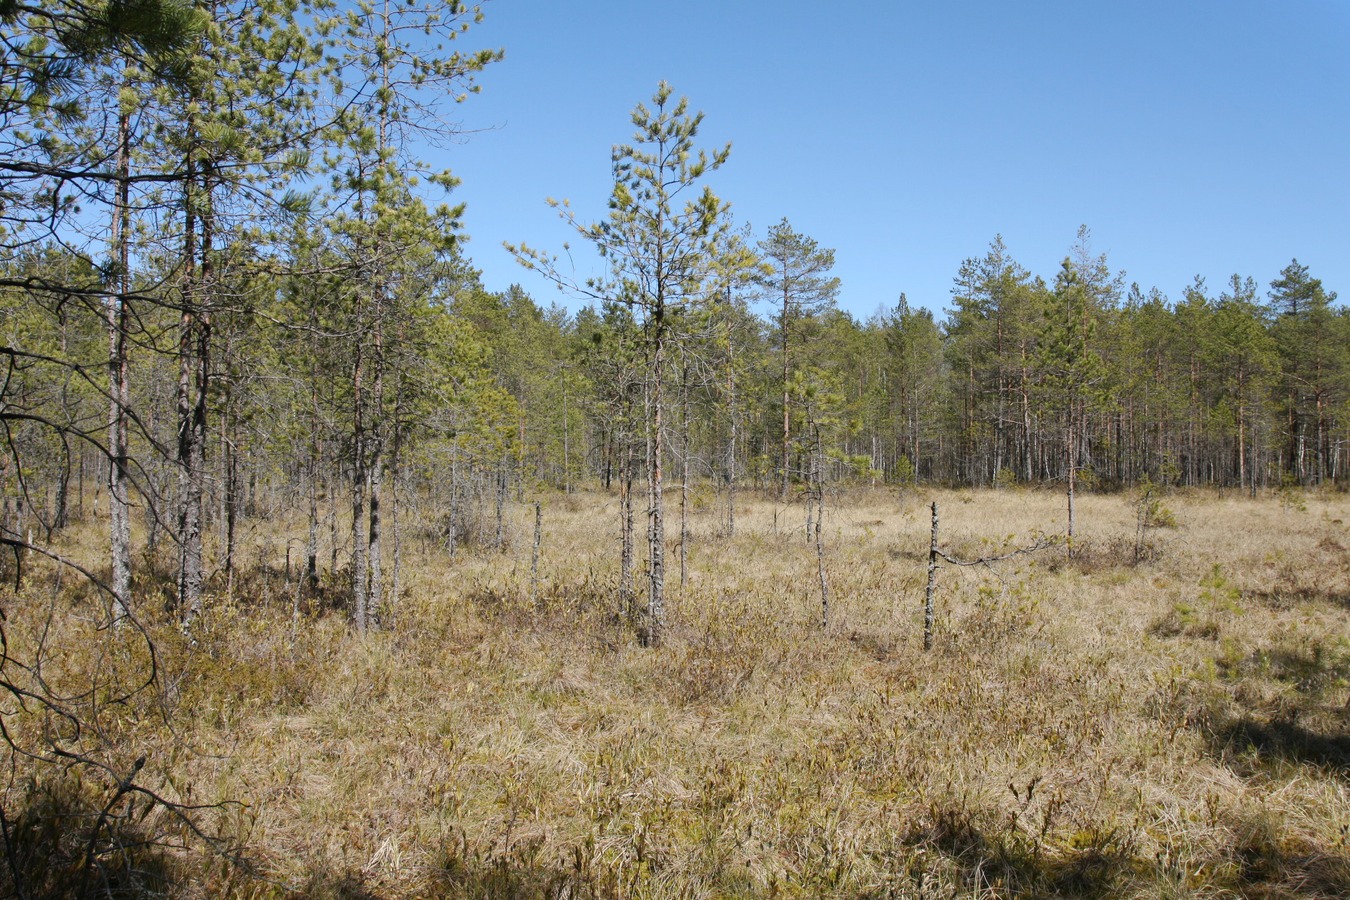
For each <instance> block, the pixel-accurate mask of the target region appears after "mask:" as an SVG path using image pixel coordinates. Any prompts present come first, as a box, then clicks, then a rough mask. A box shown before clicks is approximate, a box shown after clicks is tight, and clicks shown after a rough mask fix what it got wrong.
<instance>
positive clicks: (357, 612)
mask: <svg viewBox="0 0 1350 900" xmlns="http://www.w3.org/2000/svg"><path fill="white" fill-rule="evenodd" d="M364 363H365V360H364V359H363V358H362V356H361V348H360V345H359V343H358V346H357V348H356V365H355V367H354V368H353V370H352V404H353V427H352V436H353V440H352V612H353V618H354V619H355V623H356V630H357V631H358V632H360V633H361V634H365V632H366V628H367V627H368V626H369V624H370V619H369V613H370V610H369V607H368V605H367V600H368V595H367V593H366V589H367V586H368V579H369V577H370V573H369V571H368V569H367V561H366V541H365V535H364V534H363V533H362V532H363V529H362V525H363V524H364V519H365V516H366V478H367V474H366V436H365V429H364V422H363V409H362V406H363V400H364V397H363V396H362V388H363V384H362V376H363V375H364V371H363V368H364Z"/></svg>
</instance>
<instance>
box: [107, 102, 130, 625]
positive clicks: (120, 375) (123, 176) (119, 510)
mask: <svg viewBox="0 0 1350 900" xmlns="http://www.w3.org/2000/svg"><path fill="white" fill-rule="evenodd" d="M117 179H118V180H117V203H116V205H114V207H113V219H112V246H113V257H114V262H113V265H114V268H115V270H116V273H117V277H116V285H117V291H116V294H115V295H114V296H113V297H112V298H110V300H109V304H108V396H109V398H110V404H111V407H112V408H111V412H110V414H109V424H108V457H109V458H108V511H109V528H108V531H109V545H110V552H111V556H112V578H111V582H110V587H111V588H112V593H113V600H114V604H115V606H116V609H115V610H114V614H115V617H116V618H117V619H121V618H123V617H125V616H127V615H129V614H130V607H129V604H130V602H131V504H130V499H129V497H128V490H129V487H130V478H129V477H128V473H127V463H128V460H127V445H128V440H127V419H128V410H129V409H130V408H131V384H130V380H129V378H128V375H129V373H128V365H127V357H128V351H127V328H128V325H129V319H130V310H129V309H128V307H129V305H130V303H131V297H130V288H131V276H130V271H131V269H130V266H131V250H130V239H129V237H128V234H129V233H130V230H131V223H130V221H129V219H130V216H131V201H130V180H131V117H130V114H129V113H128V112H127V111H125V110H123V111H122V112H121V113H120V114H119V115H118V118H117Z"/></svg>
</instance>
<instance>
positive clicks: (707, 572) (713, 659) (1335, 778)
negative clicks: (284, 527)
mask: <svg viewBox="0 0 1350 900" xmlns="http://www.w3.org/2000/svg"><path fill="white" fill-rule="evenodd" d="M540 499H541V500H542V503H543V511H544V519H543V521H544V529H543V543H542V548H541V557H540V564H539V584H538V589H537V592H535V593H536V597H535V599H534V600H533V602H532V600H531V593H532V587H531V578H530V558H531V536H532V528H533V507H532V506H530V505H520V506H516V507H514V508H513V509H512V510H511V515H512V521H511V530H510V538H511V539H510V541H509V542H508V545H507V547H506V549H505V552H503V553H494V552H491V551H487V550H479V551H461V552H460V553H458V554H457V555H456V556H455V558H454V559H453V560H451V559H450V558H449V557H448V556H446V555H445V553H444V552H443V551H442V550H441V549H439V548H436V547H433V546H431V545H430V544H429V543H428V544H425V545H424V544H423V543H421V542H419V541H418V540H417V539H416V535H413V534H411V529H409V532H410V534H409V536H408V537H406V538H405V544H406V546H405V548H404V563H403V566H404V572H403V576H402V578H403V596H402V597H401V598H399V599H398V600H397V602H396V603H394V604H392V605H391V607H390V608H387V609H386V610H385V618H386V623H387V626H388V627H387V628H386V629H385V630H384V631H382V632H380V633H377V634H373V635H370V636H368V637H365V638H361V637H359V636H357V635H355V634H354V633H352V632H351V631H350V630H349V628H348V626H347V624H346V620H345V618H344V616H343V614H342V612H341V611H340V610H335V609H325V608H324V607H323V604H321V603H318V602H316V601H315V600H313V599H312V598H306V599H305V601H304V602H303V603H302V604H301V608H300V610H299V615H298V616H297V615H296V610H295V609H294V608H293V599H292V591H291V588H290V587H289V586H288V585H287V584H286V583H285V581H284V578H285V576H284V573H283V572H282V566H283V564H282V562H281V554H282V553H284V550H280V549H278V548H280V547H284V536H282V534H281V532H280V531H278V532H276V533H268V532H267V531H266V528H265V527H262V526H260V527H259V528H258V529H255V536H256V535H264V536H265V537H266V542H263V538H261V537H259V538H257V541H258V543H257V546H256V547H255V549H254V550H252V551H250V554H249V558H250V559H253V560H255V561H261V562H262V563H264V564H265V566H266V567H267V568H266V569H265V570H259V571H256V572H252V573H249V574H248V575H247V576H246V577H241V579H240V581H239V583H238V584H237V585H236V587H235V590H234V599H233V600H232V601H229V602H227V601H225V600H223V599H220V598H217V599H216V600H215V601H214V602H213V604H212V605H211V607H210V608H209V610H208V612H207V613H206V614H205V616H204V618H203V620H202V621H200V622H199V623H198V626H197V628H196V631H195V639H196V643H195V644H189V643H188V642H187V641H185V640H184V639H183V638H182V636H181V635H180V634H179V633H178V631H177V630H176V628H175V627H174V626H173V624H172V623H171V622H170V621H169V620H168V619H167V617H164V616H163V615H162V613H157V612H156V609H155V608H156V607H157V606H158V605H159V601H158V600H153V599H150V598H151V597H153V596H154V591H153V590H152V587H151V586H149V585H147V586H146V589H145V597H146V599H145V601H144V602H145V606H146V607H147V609H146V611H145V612H144V618H145V619H146V620H147V621H148V622H150V625H149V629H150V631H151V633H152V635H153V637H154V639H155V642H156V644H157V646H158V663H159V667H160V668H159V674H158V680H157V681H156V683H155V686H154V688H153V689H152V690H149V691H146V692H143V693H141V694H138V695H137V696H136V697H135V698H133V699H132V700H131V701H130V702H128V703H126V704H120V705H119V704H114V703H109V702H108V697H107V696H106V695H107V694H108V692H110V691H111V687H109V686H110V685H112V684H115V683H116V682H117V680H118V678H121V679H122V680H123V681H126V680H130V679H132V678H133V677H134V675H135V674H137V673H138V672H140V671H142V670H143V667H144V663H145V654H144V650H143V649H138V648H141V647H142V645H141V644H140V643H138V642H137V641H136V640H134V639H133V638H132V637H131V636H129V634H128V629H121V630H107V629H104V630H98V629H97V627H96V626H97V625H98V624H99V619H100V617H99V616H97V615H95V611H96V609H97V608H98V602H97V601H95V600H91V599H90V593H89V591H88V590H87V588H85V587H83V586H82V583H81V582H80V581H79V580H78V579H76V578H74V577H73V576H72V575H70V574H69V573H67V574H65V575H64V576H62V580H61V583H60V584H57V583H55V582H54V580H53V578H54V576H53V575H52V574H51V573H49V572H46V571H45V570H43V569H42V568H41V567H40V566H38V565H37V564H36V563H34V564H33V565H32V566H30V576H29V580H28V581H27V582H25V583H24V585H23V587H22V588H21V589H20V590H19V591H18V592H17V593H15V592H13V591H12V589H11V593H10V594H9V595H8V596H6V597H5V599H4V607H5V614H6V616H7V622H6V629H7V637H8V640H9V646H10V653H11V656H12V657H13V658H14V659H17V660H32V659H34V658H36V656H37V655H38V654H39V649H38V648H39V646H40V647H41V648H42V650H41V654H42V658H43V659H44V660H46V662H45V668H44V670H43V672H44V677H45V678H46V679H47V680H48V682H49V684H51V685H56V686H58V687H59V686H61V685H67V686H69V690H72V691H73V690H74V689H75V688H76V687H77V686H79V685H82V684H86V683H88V682H89V681H90V680H91V679H95V678H97V679H101V680H100V681H99V684H100V685H103V687H102V688H101V689H102V690H103V691H104V694H103V695H100V696H102V697H103V699H102V700H100V701H98V702H97V703H91V704H90V705H89V706H87V707H81V708H87V709H88V710H89V712H88V715H89V716H90V717H91V718H93V719H95V720H96V721H97V726H98V727H97V728H96V729H95V728H91V729H87V731H86V733H84V734H83V735H82V736H81V737H80V738H79V739H78V740H76V738H75V737H74V736H72V735H66V736H65V737H64V739H65V740H67V741H68V742H70V743H68V744H67V746H71V747H75V746H78V747H79V748H81V749H84V750H86V751H88V752H91V753H96V754H99V755H100V756H101V758H107V759H109V760H112V761H113V770H114V772H115V773H125V772H129V771H130V770H131V766H132V760H134V759H135V758H137V757H138V756H141V755H145V757H146V763H145V766H144V768H143V769H142V770H141V771H140V772H139V773H138V774H137V776H136V783H137V784H141V785H145V786H148V787H150V788H152V789H154V790H155V791H156V792H157V793H159V794H160V795H162V796H164V797H166V798H169V799H177V800H184V801H190V802H193V803H203V804H207V803H215V802H216V801H220V800H228V801H233V802H232V803H231V804H229V805H227V806H225V807H223V808H221V809H219V810H203V811H201V812H200V813H197V814H196V818H195V819H194V821H197V822H198V823H199V824H200V825H201V826H202V827H203V829H204V830H206V831H208V832H210V833H212V834H216V835H218V836H220V837H222V838H223V839H224V843H222V844H221V845H220V846H221V847H222V848H224V847H226V846H229V847H234V848H237V849H239V850H241V851H242V858H243V859H244V861H245V864H244V865H239V866H236V865H227V864H226V863H225V862H224V861H223V860H222V859H220V858H218V857H217V856H216V855H215V854H214V853H213V852H211V850H210V849H209V848H208V846H207V845H206V844H205V843H204V842H203V841H202V840H200V839H199V838H195V837H193V836H192V835H190V834H189V833H188V831H187V829H186V828H185V827H184V826H183V825H182V824H181V823H179V822H178V821H177V820H175V819H174V818H173V817H172V816H170V815H168V814H166V813H165V812H164V811H163V810H156V809H152V808H151V807H150V806H149V805H148V804H146V803H145V801H144V799H143V798H134V797H133V795H132V794H127V795H126V797H125V798H122V799H121V800H119V801H118V803H116V804H114V805H113V806H112V807H111V808H110V809H109V814H108V818H107V820H106V824H107V825H108V826H109V827H108V828H106V829H104V831H105V832H106V833H107V834H109V835H113V836H118V837H119V839H120V840H123V841H127V842H130V841H133V840H136V839H154V841H155V843H157V844H158V845H160V846H151V847H146V848H139V847H135V846H131V845H130V844H129V843H128V844H127V845H126V846H125V848H124V849H123V851H122V852H120V853H119V852H117V851H116V848H114V847H111V846H110V847H107V848H104V846H103V844H102V843H99V844H98V847H99V848H100V849H99V863H100V864H101V865H103V866H105V867H106V868H107V872H108V873H111V874H110V875H109V877H108V883H113V884H116V885H121V886H125V887H127V890H128V891H131V890H132V889H137V890H143V891H154V890H159V891H162V892H165V893H168V894H169V895H171V896H221V895H229V896H246V897H316V898H317V897H335V898H336V897H436V896H449V897H503V898H504V897H522V898H524V897H559V898H561V897H576V898H580V897H597V898H610V897H613V898H619V897H634V898H637V897H651V898H658V897H659V898H667V897H669V898H674V897H915V898H918V897H925V898H947V897H951V898H995V897H1178V898H1180V897H1271V898H1274V897H1291V898H1292V897H1299V898H1303V897H1343V896H1350V848H1348V847H1347V840H1348V839H1350V837H1348V834H1350V791H1348V790H1347V788H1348V786H1350V782H1348V781H1347V779H1348V778H1350V727H1348V726H1350V708H1348V705H1347V701H1348V700H1350V621H1348V619H1350V550H1348V549H1347V546H1350V533H1348V532H1347V528H1346V525H1345V522H1346V520H1347V519H1350V495H1347V494H1344V493H1331V492H1326V493H1316V494H1307V495H1297V496H1289V495H1284V496H1276V495H1268V496H1264V497H1262V498H1260V499H1257V500H1251V499H1247V498H1245V497H1239V496H1236V495H1228V496H1219V495H1216V494H1213V493H1197V494H1174V495H1170V496H1167V497H1165V498H1164V503H1165V504H1166V507H1167V508H1168V510H1170V512H1171V513H1172V514H1173V516H1174V518H1175V525H1174V527H1168V528H1161V529H1154V530H1152V531H1150V532H1149V533H1148V535H1147V538H1146V539H1147V542H1148V545H1149V546H1148V548H1147V549H1148V551H1149V552H1148V553H1147V554H1146V558H1145V559H1144V560H1143V561H1142V562H1140V563H1138V564H1136V563H1135V560H1134V549H1135V540H1136V508H1135V506H1134V505H1133V503H1132V502H1131V499H1130V498H1129V497H1127V496H1124V495H1089V496H1082V497H1080V499H1079V523H1080V524H1079V529H1080V535H1081V542H1080V544H1079V553H1078V556H1077V558H1075V559H1073V560H1066V558H1065V551H1064V548H1063V546H1062V545H1061V546H1058V547H1054V548H1051V549H1047V550H1043V551H1040V552H1038V553H1036V554H1034V555H1031V556H1024V557H1018V558H1016V559H1011V560H1007V561H1004V562H1000V563H996V564H994V565H993V566H991V567H989V568H984V567H973V568H964V569H956V568H951V567H946V568H943V569H942V570H941V571H940V573H939V580H938V604H937V605H938V615H937V635H936V642H935V646H934V648H933V650H932V651H931V652H928V653H924V652H923V650H922V649H921V640H922V606H923V596H924V582H925V578H926V565H927V547H928V540H929V537H928V535H929V509H928V503H929V502H931V501H934V500H936V501H937V502H938V504H939V507H940V512H941V522H942V534H941V542H942V544H943V547H944V548H945V549H946V550H947V551H948V552H950V553H952V554H954V555H957V556H961V557H975V556H981V555H997V554H998V553H1002V552H1005V551H1006V550H1008V549H1012V548H1015V547H1017V546H1020V545H1023V544H1027V543H1030V542H1031V541H1032V540H1033V538H1034V536H1035V535H1036V534H1037V533H1054V532H1057V531H1059V530H1060V529H1061V528H1062V527H1063V519H1064V498H1063V496H1062V495H1060V494H1056V493H1050V492H1040V491H1020V490H1006V491H1001V492H992V491H988V492H974V491H959V492H958V491H945V490H934V491H929V490H926V489H915V490H910V491H908V492H906V493H903V494H897V493H896V492H894V491H891V492H882V491H879V490H878V491H870V492H869V491H859V492H854V493H846V494H844V495H842V496H839V497H832V498H830V501H829V502H830V508H829V509H828V510H827V514H826V519H825V530H824V534H825V540H826V564H827V567H828V573H829V581H830V586H831V590H832V594H833V597H832V600H833V603H832V621H831V623H830V625H829V627H828V628H827V629H825V630H822V629H821V627H820V622H819V617H820V606H819V603H820V600H819V585H818V581H817V579H816V570H815V565H816V559H815V552H814V547H812V546H809V545H808V544H807V543H806V542H805V540H804V536H803V533H802V523H803V518H804V515H805V510H804V507H803V506H802V505H800V504H793V505H788V506H780V505H776V504H774V503H771V502H769V501H765V500H759V499H754V498H750V497H747V498H746V499H745V500H744V501H743V502H742V503H741V504H740V505H739V509H738V514H737V526H738V527H737V533H736V535H735V537H734V538H727V537H725V536H724V535H722V534H721V533H720V527H721V526H720V516H721V512H720V510H719V509H718V508H717V507H718V505H719V503H718V500H717V498H716V497H714V495H713V494H712V493H711V492H710V491H707V490H706V489H705V491H704V493H702V494H700V495H698V496H697V497H696V500H697V501H699V502H697V503H696V504H695V506H696V509H695V511H694V513H693V520H692V536H691V540H690V544H689V578H688V581H687V583H686V584H684V585H683V586H681V585H680V583H679V565H678V557H677V555H676V552H675V550H674V546H673V543H672V551H671V553H670V554H669V571H670V573H671V575H670V578H669V596H668V604H669V611H670V624H669V630H668V632H667V635H666V639H665V640H664V641H663V643H662V644H661V645H660V646H658V647H652V648H647V647H643V646H641V645H640V644H639V643H638V641H637V640H636V637H635V632H634V629H633V628H632V627H631V626H630V625H628V624H626V623H624V622H622V621H621V620H620V618H619V617H618V616H617V615H616V612H617V606H618V600H617V596H616V590H615V584H616V579H617V552H616V547H617V501H616V500H615V498H613V497H610V496H604V495H601V494H576V495H571V496H566V497H564V496H562V495H544V496H542V497H541V498H540ZM676 515H677V512H676V513H674V514H672V515H671V516H670V518H671V524H672V525H676V524H677V522H676ZM640 528H641V526H639V529H640ZM674 530H675V528H673V527H672V528H671V531H674ZM296 533H297V534H298V533H299V532H298V531H297V532H296ZM93 534H94V532H92V531H91V532H90V533H89V535H86V543H87V544H88V546H89V547H94V546H96V544H95V543H94V537H93ZM71 552H74V551H73V550H72V551H71ZM639 585H641V580H640V579H639ZM161 620H162V621H161ZM9 671H10V672H11V674H10V677H11V679H14V678H23V677H30V676H27V675H25V674H24V673H22V672H19V675H15V674H13V672H14V671H15V670H14V669H13V667H12V666H11V669H10V670H9ZM5 716H6V719H5V725H6V727H7V728H8V729H9V730H10V731H11V732H12V733H13V735H14V736H15V739H16V741H17V742H18V743H19V744H20V745H21V746H23V747H37V746H42V745H43V744H42V741H41V740H40V739H39V736H38V732H37V729H38V728H39V727H40V726H41V725H42V718H43V717H42V716H40V715H38V713H37V712H36V711H35V712H33V713H30V714H24V713H21V712H18V711H17V710H16V707H15V703H13V702H10V703H9V704H8V706H7V707H6V709H5ZM48 727H49V729H50V728H51V727H52V726H51V723H50V720H48ZM10 760H11V762H12V765H11V767H10V771H11V777H10V778H9V780H8V782H7V788H6V795H5V800H4V803H5V810H6V816H7V818H8V820H9V821H8V826H7V827H8V829H9V831H10V833H11V835H12V838H13V842H14V845H15V847H16V850H15V854H16V858H18V859H20V860H21V861H23V860H27V861H28V862H27V863H26V864H30V865H32V866H34V867H35V868H32V869H31V871H29V872H28V874H25V876H24V877H26V878H31V879H32V881H31V883H32V884H35V885H36V884H46V885H49V886H54V887H51V890H60V889H61V888H60V885H62V884H67V885H68V884H73V883H76V882H75V881H72V880H71V879H76V878H77V875H76V874H75V873H76V872H77V870H78V872H79V873H83V869H84V866H85V865H86V859H87V856H88V854H87V853H86V850H87V849H88V848H89V847H92V846H94V844H91V843H89V841H90V838H89V836H88V832H89V824H90V820H88V819H84V820H70V819H65V820H63V819H62V818H61V810H62V809H63V808H68V807H72V806H73V805H74V804H76V802H77V801H82V802H85V803H94V804H95V808H101V805H102V804H106V803H107V802H108V801H109V800H110V799H111V798H112V797H113V796H114V795H115V781H112V780H110V778H109V776H106V775H105V776H100V775H99V774H98V772H96V771H88V770H85V774H84V775H83V776H81V777H80V778H79V779H78V780H77V777H76V775H75V774H73V772H74V771H76V770H72V774H69V775H61V774H60V773H59V772H57V771H54V770H53V767H51V766H38V767H35V766H34V765H32V764H30V763H29V762H28V761H27V760H26V759H24V758H23V757H22V756H20V755H18V754H15V753H11V754H10ZM127 800H132V802H133V805H132V808H131V809H129V810H128V809H127ZM62 804H65V806H64V807H63V806H62ZM138 816H139V817H141V818H138ZM53 822H55V823H56V824H52V823H53ZM44 823H45V824H44ZM63 823H64V824H63ZM44 829H45V830H44ZM95 838H97V840H99V841H102V840H103V838H101V837H98V836H97V835H96V836H95ZM44 843H45V845H46V846H47V847H48V850H47V852H46V854H45V856H44V855H43V853H42V852H41V851H40V850H39V851H34V849H33V848H35V847H41V846H42V845H43V844H44ZM57 847H60V848H62V849H61V852H55V850H54V848H57ZM25 854H27V855H25ZM44 867H45V868H44ZM63 867H64V868H63ZM119 867H121V868H119ZM123 870H125V871H127V872H130V873H131V874H121V875H119V874H118V872H121V871H123ZM79 877H87V876H86V875H83V874H80V876H79ZM159 877H163V878H166V879H170V880H171V881H172V882H173V883H174V885H175V886H173V887H165V886H164V885H163V884H161V883H159V882H157V881H156V879H157V878H159ZM138 878H139V881H138ZM62 879H65V880H64V881H63V880H62ZM138 884H139V887H137V885H138Z"/></svg>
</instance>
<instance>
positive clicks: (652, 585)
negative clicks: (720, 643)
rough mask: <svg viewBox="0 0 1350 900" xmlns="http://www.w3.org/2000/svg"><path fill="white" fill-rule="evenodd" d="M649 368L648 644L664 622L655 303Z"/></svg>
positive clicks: (660, 343)
mask: <svg viewBox="0 0 1350 900" xmlns="http://www.w3.org/2000/svg"><path fill="white" fill-rule="evenodd" d="M654 326H655V327H654V328H653V335H654V337H653V346H652V371H651V401H650V402H651V419H650V425H649V433H650V435H651V440H650V443H649V444H648V447H649V448H650V454H651V456H650V458H649V459H648V461H647V462H648V465H647V501H648V509H647V515H648V529H647V543H648V547H649V553H650V556H649V559H648V567H647V575H648V584H649V592H648V595H647V641H648V643H649V644H651V645H652V646H655V645H657V644H659V643H660V642H661V631H662V629H663V628H664V627H665V623H666V519H665V480H664V478H663V462H664V461H663V459H662V456H663V455H664V453H665V434H664V430H665V421H664V415H663V413H664V405H665V392H664V387H665V385H664V380H665V364H666V346H665V337H666V335H665V329H666V324H665V312H664V309H663V308H662V307H661V306H660V305H659V301H658V306H657V308H656V310H655V313H654Z"/></svg>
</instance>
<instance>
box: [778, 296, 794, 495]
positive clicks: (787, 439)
mask: <svg viewBox="0 0 1350 900" xmlns="http://www.w3.org/2000/svg"><path fill="white" fill-rule="evenodd" d="M788 302H789V301H788V287H787V284H786V283H784V285H783V485H782V489H781V491H780V493H779V497H778V500H779V502H780V503H786V502H787V500H788V488H789V485H790V481H791V474H790V472H791V463H792V458H791V448H792V432H791V428H792V418H791V413H790V412H789V407H788V377H789V375H790V374H791V373H790V371H789V369H790V365H789V357H788Z"/></svg>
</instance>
